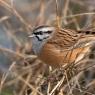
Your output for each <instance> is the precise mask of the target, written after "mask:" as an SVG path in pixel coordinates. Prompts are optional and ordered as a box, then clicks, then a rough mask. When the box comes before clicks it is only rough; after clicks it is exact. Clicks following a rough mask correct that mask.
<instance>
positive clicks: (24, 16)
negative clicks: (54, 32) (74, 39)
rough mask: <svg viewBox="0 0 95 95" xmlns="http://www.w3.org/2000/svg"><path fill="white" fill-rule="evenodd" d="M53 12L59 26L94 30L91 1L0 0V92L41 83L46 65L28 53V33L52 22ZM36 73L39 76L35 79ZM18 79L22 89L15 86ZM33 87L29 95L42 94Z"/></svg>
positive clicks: (19, 93)
mask: <svg viewBox="0 0 95 95" xmlns="http://www.w3.org/2000/svg"><path fill="white" fill-rule="evenodd" d="M56 6H58V10H57V11H56ZM57 15H58V16H59V17H60V18H61V21H60V25H61V27H63V28H64V27H65V28H70V29H74V30H81V29H85V30H88V29H89V30H94V25H95V23H94V21H95V0H0V81H1V84H0V91H1V94H0V95H24V94H23V93H24V92H25V89H26V87H27V85H28V87H31V88H32V90H34V88H36V87H37V86H38V84H39V83H40V84H41V83H43V81H42V80H41V79H42V76H43V75H45V74H47V75H48V74H49V71H48V70H47V71H45V68H47V67H46V65H45V66H44V67H45V68H44V69H41V68H42V67H41V66H43V64H42V62H41V61H40V60H38V59H37V60H36V57H35V56H32V49H31V48H32V43H31V41H30V39H29V38H28V36H29V34H30V33H31V32H32V29H33V28H34V27H36V26H38V25H45V24H46V25H56V16H57ZM31 63H33V64H32V65H31ZM34 63H35V64H36V65H35V64H34ZM39 64H41V66H39ZM37 66H38V67H37ZM30 67H31V69H29V68H30ZM38 68H40V69H38ZM27 70H28V71H27ZM35 70H36V72H35ZM13 72H14V73H13ZM16 72H17V73H16ZM26 72H27V73H26ZM29 72H31V74H30V73H29ZM43 72H44V73H43ZM27 74H29V75H28V78H26V75H27ZM35 74H36V75H35ZM33 75H35V76H33ZM22 76H23V77H24V78H25V79H27V81H26V82H27V83H26V82H25V80H24V79H23V78H22ZM31 76H32V79H31V78H30V77H31ZM38 76H40V77H41V78H40V79H39V78H36V77H38ZM30 79H31V80H32V84H33V81H34V80H35V79H36V83H35V84H36V86H34V88H33V87H32V86H31V85H30V84H29V83H28V82H30V81H29V80H30ZM19 80H20V81H22V84H21V85H23V83H24V87H23V89H22V90H21V89H19V87H22V86H18V84H19ZM39 80H40V82H39ZM26 84H27V85H26ZM44 89H46V88H45V87H44ZM37 90H38V88H36V89H35V91H34V92H35V93H34V94H33V93H32V94H31V95H45V94H42V93H41V92H39V91H38V92H37ZM29 91H30V90H29ZM25 95H29V94H25ZM54 95H57V94H54ZM58 95H59V94H58Z"/></svg>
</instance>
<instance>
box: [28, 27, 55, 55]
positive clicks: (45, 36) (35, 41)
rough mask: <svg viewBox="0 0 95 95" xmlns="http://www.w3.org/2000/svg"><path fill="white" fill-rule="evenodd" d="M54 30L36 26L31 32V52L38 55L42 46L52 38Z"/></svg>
mask: <svg viewBox="0 0 95 95" xmlns="http://www.w3.org/2000/svg"><path fill="white" fill-rule="evenodd" d="M54 31H55V28H54V27H51V26H38V27H36V28H35V29H34V30H33V31H32V35H30V36H29V37H31V38H32V50H33V52H34V53H35V54H36V55H38V54H39V53H40V51H41V49H42V47H43V46H44V44H45V43H46V42H47V41H48V40H49V39H51V38H52V36H53V34H54Z"/></svg>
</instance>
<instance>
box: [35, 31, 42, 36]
mask: <svg viewBox="0 0 95 95" xmlns="http://www.w3.org/2000/svg"><path fill="white" fill-rule="evenodd" d="M34 34H36V35H42V34H43V33H42V31H39V32H35V33H34Z"/></svg>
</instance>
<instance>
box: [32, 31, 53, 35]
mask: <svg viewBox="0 0 95 95" xmlns="http://www.w3.org/2000/svg"><path fill="white" fill-rule="evenodd" d="M44 33H48V34H50V33H52V31H44V32H42V31H39V32H34V34H35V35H43V34H44Z"/></svg>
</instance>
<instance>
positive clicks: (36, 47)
mask: <svg viewBox="0 0 95 95" xmlns="http://www.w3.org/2000/svg"><path fill="white" fill-rule="evenodd" d="M94 34H95V32H94V31H92V32H91V31H89V30H87V31H84V30H83V31H82V30H79V31H77V30H72V29H65V28H58V27H55V26H49V25H40V26H37V27H35V28H34V29H33V30H32V32H31V34H30V35H29V38H31V42H32V51H33V53H34V54H35V55H37V57H38V58H39V59H40V60H42V61H43V62H44V63H46V64H48V65H50V66H52V67H55V68H59V67H62V66H65V65H67V64H70V63H72V62H75V60H76V59H77V57H78V56H79V55H80V58H79V59H81V57H82V56H83V54H84V53H85V52H87V51H88V49H89V45H90V43H91V42H92V41H95V35H94Z"/></svg>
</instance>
